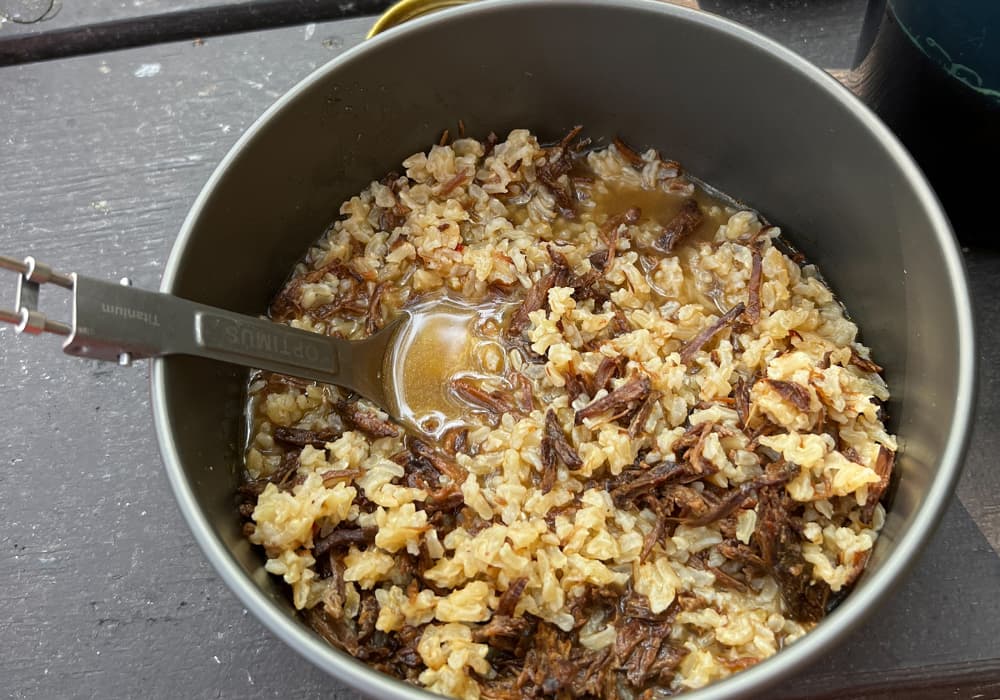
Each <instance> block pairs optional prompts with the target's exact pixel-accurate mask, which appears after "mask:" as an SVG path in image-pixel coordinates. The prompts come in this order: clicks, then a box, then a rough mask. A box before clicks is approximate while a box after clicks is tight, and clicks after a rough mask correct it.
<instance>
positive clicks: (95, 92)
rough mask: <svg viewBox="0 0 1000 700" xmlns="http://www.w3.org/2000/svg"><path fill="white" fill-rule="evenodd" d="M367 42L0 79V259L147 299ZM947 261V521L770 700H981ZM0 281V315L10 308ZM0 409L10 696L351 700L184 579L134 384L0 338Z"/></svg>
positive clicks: (987, 564) (4, 630)
mask: <svg viewBox="0 0 1000 700" xmlns="http://www.w3.org/2000/svg"><path fill="white" fill-rule="evenodd" d="M150 1H151V2H152V1H153V0H150ZM709 4H710V3H709V2H707V1H705V0H703V5H706V6H707V5H709ZM830 4H834V3H830ZM847 4H849V3H847ZM779 9H780V8H779ZM369 25H370V20H364V19H363V20H351V21H345V22H338V23H333V24H318V25H315V26H312V27H309V26H302V27H295V28H288V29H282V30H275V31H269V32H258V33H255V34H252V35H242V36H232V37H222V38H217V39H209V40H206V41H205V42H204V43H203V44H197V45H196V44H193V43H192V42H190V41H186V42H181V43H176V44H169V45H159V46H153V47H147V48H142V49H134V50H127V51H118V52H112V53H107V54H100V55H95V56H84V57H80V58H74V59H67V60H61V61H56V62H50V63H37V64H29V65H22V66H16V67H8V68H3V69H0V94H3V95H4V100H3V101H2V102H0V124H3V126H4V128H3V130H2V131H0V251H2V252H4V253H7V254H13V255H22V254H29V253H30V254H33V255H36V256H38V257H39V258H40V259H42V260H44V261H46V262H49V263H52V264H53V265H55V266H56V267H57V268H62V269H69V270H75V271H80V272H83V273H87V274H91V275H95V276H99V277H105V278H109V279H115V278H117V277H120V276H122V275H125V274H128V275H130V276H132V277H133V278H134V279H135V281H136V284H138V285H140V286H145V287H155V286H156V285H157V284H158V281H159V276H160V273H161V271H162V266H163V263H164V260H165V258H166V255H167V252H168V250H169V247H170V245H171V244H172V242H173V239H174V236H175V233H176V231H177V229H178V227H179V226H180V223H181V221H182V220H183V217H184V215H185V213H186V211H187V209H188V207H189V206H190V203H191V202H192V201H193V200H194V198H195V196H196V195H197V193H198V191H199V189H200V188H201V186H202V184H203V183H204V181H205V180H206V178H207V177H208V175H209V173H210V172H211V170H212V169H213V168H214V166H215V163H217V162H218V161H219V160H220V159H221V158H222V156H223V155H224V154H225V152H226V151H227V150H228V148H229V147H230V146H231V145H232V143H234V142H235V140H236V138H237V137H238V136H239V134H240V133H241V132H242V131H243V130H244V129H245V128H246V127H247V126H248V125H249V124H250V123H251V122H252V121H253V120H254V119H255V118H256V116H257V115H258V114H259V113H260V112H261V111H263V110H264V109H265V108H266V107H267V106H268V105H269V104H270V103H271V102H272V101H273V100H274V99H275V98H276V97H277V96H279V95H280V94H281V93H282V92H283V91H284V90H286V89H287V88H288V87H290V86H291V85H293V84H294V83H295V82H296V81H298V80H299V79H300V78H302V77H303V76H305V75H306V74H307V73H308V72H309V71H310V70H312V69H313V68H314V67H316V66H318V65H320V64H322V63H323V62H325V61H326V60H328V59H329V58H331V57H332V56H334V55H335V54H336V53H337V52H338V51H340V50H343V49H344V48H346V47H348V46H350V45H353V44H355V43H357V42H358V41H360V40H361V38H362V36H363V35H364V33H365V32H366V31H367V29H368V27H369ZM845 41H847V40H846V39H845ZM847 43H849V44H852V43H853V40H851V41H848V42H847ZM820 58H822V57H820ZM827 65H832V64H829V63H828V64H827ZM966 260H967V263H968V265H969V270H970V274H971V276H972V281H973V286H974V291H975V293H976V298H977V313H978V320H979V330H980V334H981V339H982V343H981V352H982V364H981V375H980V376H981V378H980V383H981V390H980V399H979V417H978V422H977V430H976V433H975V436H974V439H973V444H972V449H971V451H970V457H969V460H968V464H967V467H966V474H965V477H964V479H963V482H962V484H961V486H960V489H959V493H960V495H961V498H962V503H960V502H958V501H957V500H956V501H955V502H954V503H953V504H952V507H951V509H950V510H949V512H948V515H947V516H946V518H945V521H944V523H943V525H942V527H941V529H940V530H939V532H938V533H937V535H936V537H935V539H934V541H933V543H932V544H931V546H930V548H929V549H928V551H927V552H926V553H925V554H924V556H923V557H922V559H921V560H920V562H918V564H917V566H916V568H915V570H914V573H913V574H912V575H911V576H910V578H909V579H908V580H907V582H906V583H905V584H904V585H903V586H902V587H901V588H900V590H899V591H897V592H896V593H895V594H894V597H893V600H892V601H891V602H890V603H889V604H888V605H886V606H885V607H884V608H882V609H881V610H880V611H879V612H878V613H877V614H876V616H875V617H874V618H873V619H872V620H870V621H869V622H868V623H866V624H865V625H864V626H863V627H862V628H861V629H860V630H859V631H858V632H857V633H856V634H855V635H854V636H853V638H852V640H851V641H850V642H849V643H847V644H845V645H844V646H843V647H842V648H841V649H840V650H839V651H837V652H836V653H835V654H834V655H832V656H831V657H830V658H829V659H827V660H825V661H824V662H823V663H821V664H819V665H817V666H815V667H814V668H812V669H810V670H809V671H808V672H807V673H805V674H804V675H803V676H802V677H800V678H799V679H796V680H794V681H790V682H788V683H786V684H785V685H784V686H783V693H784V695H783V697H807V696H813V697H831V698H832V697H862V696H863V697H870V698H883V697H900V696H906V697H923V698H931V697H941V696H957V697H972V696H974V695H975V694H976V693H986V695H985V697H994V696H996V695H997V679H998V678H1000V665H998V664H1000V641H998V639H997V636H996V634H995V632H994V630H995V629H996V628H997V626H998V625H1000V600H998V596H997V595H996V592H997V590H1000V560H998V558H997V556H996V554H995V552H994V550H993V549H992V548H991V547H990V545H989V543H988V541H987V539H990V540H992V542H993V544H994V546H995V545H996V544H997V542H998V530H1000V523H998V513H1000V508H998V504H1000V475H998V472H997V470H996V469H995V467H994V464H995V455H996V454H998V451H1000V444H998V441H997V437H996V434H995V432H994V429H995V426H996V425H997V424H998V422H1000V399H998V398H997V390H998V388H1000V387H998V377H997V369H996V367H997V364H998V361H1000V351H998V350H996V348H997V346H998V342H997V341H1000V338H998V337H997V334H998V333H1000V331H998V330H997V329H998V328H1000V308H998V305H997V304H996V299H997V298H1000V254H998V253H997V252H993V251H971V252H968V253H967V255H966ZM4 279H9V278H6V277H0V295H2V296H0V304H10V303H11V301H12V290H13V284H12V282H13V281H12V280H11V282H10V283H7V282H4V281H3V280H4ZM3 290H7V291H3ZM46 291H48V290H46ZM45 298H46V300H47V302H48V301H50V302H58V301H59V295H58V292H53V293H50V294H47V295H46V297H45ZM4 299H7V300H8V301H6V302H5V301H4ZM46 306H47V308H53V307H51V306H48V305H46ZM55 308H58V304H55ZM0 396H2V397H3V403H4V406H5V409H6V415H5V421H4V430H3V432H2V433H0V434H2V437H3V442H2V443H0V444H2V445H3V447H4V450H3V460H4V462H3V464H2V465H0V466H2V468H0V513H2V521H3V523H4V527H3V529H2V530H0V609H2V610H3V614H2V615H0V648H3V649H4V652H3V654H0V678H2V679H4V681H5V683H4V690H5V691H6V692H7V694H8V695H9V696H10V697H13V698H57V697H100V698H108V697H114V698H117V697H151V698H178V697H185V698H186V697H191V698H200V697H213V698H217V697H223V698H251V697H274V696H288V697H335V698H336V697H339V698H344V699H347V698H355V697H356V695H355V694H354V693H353V692H351V691H349V690H347V689H346V688H345V687H344V686H343V685H342V684H340V683H338V682H337V681H334V680H332V679H330V678H329V677H327V676H326V675H324V674H322V673H321V672H320V671H318V670H317V669H315V668H313V667H312V666H311V665H310V664H308V663H307V662H305V661H303V660H301V659H300V658H299V657H298V656H297V655H295V654H294V653H293V652H292V651H291V650H290V649H289V648H288V647H286V646H285V645H284V644H283V643H282V642H280V641H279V640H277V639H276V638H275V637H274V636H272V635H271V634H270V633H269V632H267V631H266V630H264V629H263V628H262V627H261V625H260V624H259V623H257V622H256V620H255V619H254V618H253V617H252V616H251V615H249V614H248V613H247V612H246V611H245V610H243V609H242V608H241V606H240V605H239V603H238V602H237V601H236V600H235V599H234V597H233V596H232V595H231V594H230V593H229V592H228V591H227V590H226V589H225V587H224V586H223V584H222V582H221V581H220V580H219V579H218V577H217V576H216V575H215V574H214V572H213V571H212V570H211V568H210V567H209V565H208V564H207V562H206V561H205V559H204V557H203V556H202V554H201V552H200V550H199V549H198V548H197V546H196V545H195V543H194V541H193V539H192V537H191V535H190V534H189V532H188V530H187V527H186V525H185V524H184V523H183V521H182V520H181V518H180V516H179V513H178V511H177V508H176V506H175V505H174V502H173V497H172V495H171V494H170V490H169V487H168V485H167V483H166V479H165V477H164V474H163V470H162V467H161V465H160V460H159V455H158V451H157V447H156V444H155V439H154V436H153V431H152V426H151V420H150V410H149V400H148V386H147V378H146V369H145V366H143V365H139V366H137V367H135V368H131V369H119V368H117V367H114V366H111V365H103V364H97V363H94V362H83V361H80V360H74V359H69V358H66V357H64V356H62V355H61V353H59V351H58V343H57V342H56V340H55V339H53V338H14V336H13V333H12V332H11V331H10V329H2V330H0ZM963 503H964V505H963ZM970 512H971V514H972V516H974V517H970V515H969V513H970ZM977 524H978V527H977ZM980 529H981V530H982V532H980ZM984 533H985V535H986V536H985V537H984ZM956 694H957V695H956Z"/></svg>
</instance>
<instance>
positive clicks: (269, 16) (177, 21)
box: [0, 0, 391, 66]
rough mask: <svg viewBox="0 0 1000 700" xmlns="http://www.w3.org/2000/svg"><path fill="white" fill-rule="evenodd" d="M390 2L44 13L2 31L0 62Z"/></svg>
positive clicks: (343, 14)
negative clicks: (93, 16)
mask: <svg viewBox="0 0 1000 700" xmlns="http://www.w3.org/2000/svg"><path fill="white" fill-rule="evenodd" d="M2 1H3V0H0V2H2ZM390 4H391V0H334V1H333V2H330V1H329V0H245V1H244V2H226V3H225V4H221V5H219V4H214V3H213V4H205V3H203V4H202V5H203V6H200V7H195V6H192V7H187V8H185V9H176V10H171V11H169V12H162V13H148V14H144V15H141V16H131V15H130V16H127V17H123V18H119V19H109V20H101V21H97V22H94V23H89V24H68V25H67V26H64V27H58V26H57V24H58V22H57V19H58V17H59V16H58V15H53V14H52V13H51V12H50V13H49V14H42V15H39V17H40V18H42V19H40V20H39V21H38V22H35V23H34V24H37V25H42V24H45V26H44V27H43V28H41V29H39V30H37V31H33V32H23V33H20V34H17V35H14V36H5V35H2V34H0V66H6V65H15V64H18V63H28V62H32V61H44V60H50V59H54V58H65V57H68V56H80V55H83V54H88V53H98V52H101V51H111V50H120V49H125V48H132V47H136V46H149V45H151V44H159V43H165V42H172V41H181V40H184V39H196V40H199V41H200V40H202V39H204V38H205V37H211V36H220V35H224V34H234V33H237V32H248V31H256V30H262V29H272V28H276V27H285V26H291V25H296V24H301V25H306V24H309V23H315V22H324V21H330V20H336V19H344V18H349V17H358V16H362V15H375V14H378V13H379V12H381V11H382V10H384V9H385V8H386V7H388V6H389V5H390ZM43 11H44V8H43ZM45 17H51V20H45V19H44V18H45ZM82 19H83V18H82V17H78V18H75V19H74V21H79V20H82ZM15 26H19V27H22V28H24V27H27V26H32V23H30V22H27V21H24V22H21V23H17V24H15Z"/></svg>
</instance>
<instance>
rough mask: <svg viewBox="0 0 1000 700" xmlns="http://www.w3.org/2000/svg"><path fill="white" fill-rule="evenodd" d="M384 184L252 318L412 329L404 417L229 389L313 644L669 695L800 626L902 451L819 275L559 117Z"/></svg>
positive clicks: (752, 656)
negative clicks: (412, 322)
mask: <svg viewBox="0 0 1000 700" xmlns="http://www.w3.org/2000/svg"><path fill="white" fill-rule="evenodd" d="M403 168H404V171H403V174H395V173H393V174H390V175H388V176H386V177H385V178H383V179H382V180H381V181H379V182H373V183H372V184H371V185H370V186H369V187H368V188H367V189H365V190H364V191H363V192H361V193H360V194H358V195H357V196H355V197H352V198H351V199H350V200H349V201H347V202H345V203H344V204H343V206H342V207H341V210H340V211H341V214H342V215H343V218H342V219H341V220H339V221H337V222H336V223H335V224H334V225H333V226H332V228H331V229H330V230H329V232H328V233H327V234H326V235H325V236H324V237H323V238H322V239H321V240H320V241H319V242H318V243H317V244H316V245H315V246H314V247H313V248H312V249H311V250H310V251H309V252H308V254H307V256H306V258H305V260H304V261H303V262H302V263H300V264H299V265H298V266H297V268H296V269H295V271H294V274H293V275H292V277H291V279H290V281H289V282H288V283H287V285H286V286H285V288H284V289H283V290H282V291H281V293H280V294H279V295H278V296H277V298H276V299H275V300H274V303H273V304H272V307H271V314H272V316H273V318H274V319H275V320H278V321H282V322H285V323H289V324H292V325H294V326H297V327H299V328H304V329H307V330H311V331H314V332H316V333H326V334H335V335H338V336H341V337H345V338H361V337H364V336H365V335H367V334H370V333H372V332H374V331H376V330H377V329H379V328H380V327H382V326H384V325H385V324H386V323H388V322H389V321H390V320H392V319H393V318H395V317H397V316H398V315H399V314H400V313H402V310H403V309H414V310H415V311H416V314H417V316H418V317H422V318H425V320H426V322H425V323H424V324H423V325H420V326H419V328H420V330H419V332H416V333H414V334H413V336H412V337H411V339H410V345H409V346H408V348H409V352H408V353H404V355H403V358H402V361H401V363H400V366H398V367H397V368H396V370H397V371H398V372H400V374H399V381H400V385H401V386H402V388H403V393H404V397H403V398H404V403H405V404H406V409H407V411H409V418H410V419H411V420H410V421H408V427H404V426H403V425H401V424H396V423H394V422H393V421H392V420H390V418H389V417H388V416H387V415H386V414H385V413H383V412H381V411H380V410H379V409H378V408H376V407H375V406H372V405H370V404H369V403H367V402H366V401H364V400H360V399H359V398H358V397H356V396H351V395H348V394H346V393H345V392H343V391H342V390H340V389H338V388H336V387H332V386H317V385H315V384H310V383H308V382H302V381H299V380H294V379H291V378H288V377H283V376H277V375H269V374H260V375H257V376H255V377H254V378H252V380H251V384H250V387H249V394H250V403H249V411H250V416H249V419H250V423H251V426H252V427H251V432H250V440H249V445H248V449H247V452H246V469H247V473H248V482H247V483H246V485H245V486H244V487H243V494H244V498H245V501H244V503H243V505H242V506H241V508H242V512H243V514H244V515H245V516H246V518H247V525H246V532H247V536H248V537H249V539H250V541H251V542H253V543H254V544H256V545H260V546H261V547H262V548H263V550H264V552H265V553H266V555H267V570H268V571H269V572H271V573H272V574H274V575H276V576H280V577H282V578H283V579H284V581H285V582H286V583H287V584H288V586H289V589H290V593H291V598H292V601H293V602H294V605H295V607H296V608H298V609H299V610H301V611H302V614H303V615H304V616H305V618H306V620H307V621H308V622H309V624H310V625H311V626H312V627H313V628H314V629H315V630H316V631H317V632H318V633H320V634H321V635H323V636H324V637H325V638H326V639H328V640H329V641H330V643H332V644H333V645H335V646H337V647H339V648H341V649H343V650H345V651H346V652H348V653H350V654H352V655H353V656H355V657H357V658H359V659H361V660H362V661H364V662H366V663H368V664H370V665H371V666H374V667H375V668H377V669H379V670H381V671H383V672H385V673H388V674H391V675H393V676H397V677H399V678H402V679H405V680H407V681H409V682H411V683H414V684H417V685H420V686H422V687H425V688H427V689H429V690H431V691H434V692H437V693H440V694H443V695H448V696H453V697H459V698H477V697H483V698H511V699H513V698H521V697H543V696H544V697H560V698H568V697H580V696H588V697H590V696H594V697H603V698H616V697H622V698H632V697H656V696H660V695H669V694H672V693H675V692H680V691H683V690H685V689H689V688H698V687H701V686H704V685H706V684H708V683H711V682H713V681H715V680H717V679H720V678H723V677H725V676H728V675H730V674H732V673H734V672H737V671H739V670H741V669H744V668H746V667H748V666H751V665H753V664H755V663H757V662H758V661H760V660H762V659H765V658H767V657H769V656H770V655H772V654H774V653H775V652H777V651H778V650H779V649H781V648H782V647H783V646H784V645H787V644H789V643H792V642H794V641H795V640H796V639H798V638H799V637H801V636H802V635H803V634H805V633H807V632H808V631H809V630H810V629H811V628H812V627H813V626H814V625H815V624H816V623H817V622H818V621H819V620H820V619H821V618H822V617H823V616H824V614H825V613H826V611H827V610H828V609H829V608H830V607H831V606H832V605H833V604H834V603H835V601H836V600H838V599H839V598H840V597H841V596H843V595H844V594H845V593H846V592H847V591H848V589H849V588H850V586H851V585H852V583H853V582H854V581H855V579H856V578H857V577H858V575H859V574H860V573H861V571H862V569H863V568H864V566H865V562H866V560H867V558H868V555H869V552H870V551H871V549H872V545H873V543H874V542H875V539H876V538H877V536H878V532H879V530H880V528H881V526H882V523H883V519H884V515H885V513H884V510H883V507H882V505H880V503H879V501H880V499H881V497H882V496H883V494H884V493H885V491H886V488H887V486H888V483H889V478H890V473H891V470H892V465H893V461H894V454H895V451H896V441H895V439H894V437H893V436H892V435H890V434H889V433H888V432H887V431H886V428H885V426H884V425H883V422H882V413H881V408H880V407H881V404H882V402H884V401H885V400H886V399H887V398H888V396H889V393H888V390H887V388H886V385H885V383H884V382H883V380H882V378H881V377H880V376H879V372H880V368H879V366H878V365H876V364H875V362H874V361H873V360H872V359H871V358H870V356H869V352H868V350H867V348H865V347H864V346H863V345H861V344H860V343H859V342H858V340H857V333H858V329H857V327H856V326H855V325H854V323H852V322H851V321H850V320H849V319H848V318H847V316H846V315H845V312H844V309H843V308H842V306H841V305H840V303H839V302H838V301H837V299H836V298H835V297H834V296H833V294H832V293H831V291H830V289H829V288H828V287H827V286H826V285H825V284H824V283H823V281H822V280H821V278H820V277H819V275H818V272H817V270H816V269H815V268H814V267H813V266H811V265H807V264H803V263H802V260H801V258H800V257H799V256H796V255H795V254H794V253H792V252H791V249H790V248H788V247H787V246H786V245H784V244H783V243H782V240H781V239H780V238H779V231H778V229H777V228H776V227H774V226H770V225H767V224H766V223H765V222H764V221H763V220H762V219H761V217H760V216H759V215H758V214H756V213H755V212H753V211H751V210H748V209H746V208H744V207H741V206H739V205H737V204H736V203H735V202H733V201H731V200H728V199H726V198H724V197H723V196H721V195H719V194H718V193H716V192H714V191H712V190H710V189H708V188H707V187H705V186H703V185H701V184H700V183H698V182H697V181H695V180H694V179H692V178H690V177H688V176H686V175H685V173H684V171H683V170H682V168H681V166H680V165H679V164H677V163H676V162H673V161H670V160H665V159H663V158H662V157H661V156H660V155H659V154H658V153H657V152H656V151H654V150H647V151H646V152H644V153H638V152H636V151H634V150H633V149H632V148H631V147H629V146H628V145H626V144H625V143H623V142H622V141H620V140H618V139H615V140H614V141H613V143H611V144H610V145H607V146H606V147H594V146H592V145H591V144H590V143H589V142H588V141H586V140H581V139H580V132H579V129H574V130H573V131H572V132H570V133H569V134H568V135H567V136H566V137H565V138H564V139H562V140H561V141H560V142H559V143H556V144H554V145H549V146H542V145H540V144H539V142H538V140H537V139H536V137H535V136H534V135H532V134H531V133H530V132H528V131H526V130H516V131H512V132H511V133H510V134H509V135H508V137H507V138H506V140H503V141H500V140H498V139H497V138H496V137H493V136H491V137H490V138H489V139H487V140H485V141H478V140H475V139H471V138H459V139H458V140H455V141H453V142H451V143H448V142H447V141H446V140H443V141H442V143H441V144H439V145H436V146H434V147H433V148H431V149H430V151H428V152H427V153H418V154H415V155H413V156H411V157H409V158H407V159H406V160H405V161H404V162H403ZM435 309H445V310H446V312H443V311H442V312H440V313H438V314H437V315H435V312H434V310H435ZM421 314H424V316H421ZM442 338H445V339H446V340H442ZM442 377H443V378H444V379H443V380H442V379H441V378H442ZM429 378H432V379H429Z"/></svg>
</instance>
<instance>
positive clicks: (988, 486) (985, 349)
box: [958, 248, 1000, 590]
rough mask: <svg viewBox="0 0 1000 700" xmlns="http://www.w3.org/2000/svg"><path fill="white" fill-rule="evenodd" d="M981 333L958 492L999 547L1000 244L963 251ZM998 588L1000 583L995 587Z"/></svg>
mask: <svg viewBox="0 0 1000 700" xmlns="http://www.w3.org/2000/svg"><path fill="white" fill-rule="evenodd" d="M965 265H966V269H967V270H968V273H969V280H970V282H971V285H972V295H973V299H974V306H975V310H976V331H977V334H978V339H979V402H978V404H977V407H976V409H977V412H976V424H975V429H974V430H973V432H972V442H971V444H970V445H969V458H968V459H967V460H966V461H965V473H964V474H963V475H962V481H961V482H960V483H959V486H958V495H959V497H961V499H962V503H964V504H965V507H966V508H968V509H969V512H970V513H972V515H973V517H974V518H975V520H976V523H977V524H978V525H979V528H980V529H981V530H982V532H983V535H984V536H985V537H986V539H987V540H988V541H989V543H990V544H991V545H992V546H993V549H994V550H996V551H998V552H1000V469H997V455H1000V432H998V430H997V427H998V426H1000V362H998V360H1000V349H998V346H1000V303H998V302H1000V250H998V249H993V250H990V249H983V248H980V249H973V250H967V252H966V253H965ZM998 590H1000V589H998Z"/></svg>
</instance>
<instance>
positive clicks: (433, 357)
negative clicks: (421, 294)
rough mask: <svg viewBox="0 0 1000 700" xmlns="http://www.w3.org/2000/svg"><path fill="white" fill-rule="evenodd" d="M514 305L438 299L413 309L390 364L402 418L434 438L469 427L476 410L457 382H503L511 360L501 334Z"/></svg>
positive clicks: (500, 302)
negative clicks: (463, 379)
mask: <svg viewBox="0 0 1000 700" xmlns="http://www.w3.org/2000/svg"><path fill="white" fill-rule="evenodd" d="M512 305H513V304H512V302H510V301H506V300H498V299H490V300H487V301H484V302H482V303H479V304H468V303H463V302H459V301H456V300H455V299H453V298H451V297H447V296H443V295H435V296H433V297H430V298H427V299H424V300H422V301H421V302H420V303H419V304H416V305H414V306H412V307H410V308H409V309H407V310H406V313H407V314H408V316H409V318H408V320H407V321H406V326H405V327H404V329H403V330H402V331H401V333H402V335H401V336H400V338H399V340H398V341H397V344H396V347H395V349H394V350H393V353H392V356H391V357H390V358H388V363H389V364H388V366H389V367H391V374H392V385H393V388H394V390H395V398H396V403H397V410H398V416H397V417H398V418H400V419H401V420H403V421H404V422H406V423H408V424H410V425H412V426H414V427H416V428H418V429H419V430H420V431H421V432H424V433H426V434H428V435H430V436H433V437H438V436H440V435H442V434H443V433H444V432H445V431H446V430H448V429H449V428H452V427H455V426H458V425H464V424H466V422H467V421H466V420H465V419H466V418H467V417H468V415H469V413H470V412H472V411H473V410H474V407H472V406H470V404H469V403H467V402H466V401H463V400H462V399H461V398H460V397H459V396H458V395H457V394H456V393H455V391H454V390H453V389H452V385H451V382H452V380H454V379H456V378H460V377H469V378H473V379H476V380H486V381H489V380H494V381H500V377H502V376H503V374H504V372H505V370H506V364H507V357H506V352H505V349H504V347H503V346H502V345H501V343H500V341H499V334H500V329H501V328H502V327H503V326H504V325H506V317H507V316H508V315H509V313H510V310H511V308H512Z"/></svg>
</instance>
